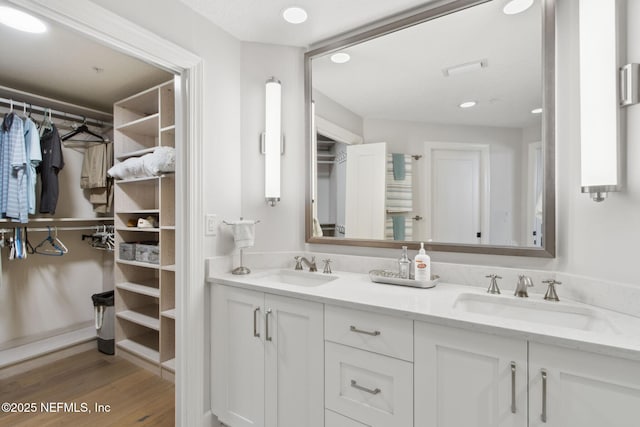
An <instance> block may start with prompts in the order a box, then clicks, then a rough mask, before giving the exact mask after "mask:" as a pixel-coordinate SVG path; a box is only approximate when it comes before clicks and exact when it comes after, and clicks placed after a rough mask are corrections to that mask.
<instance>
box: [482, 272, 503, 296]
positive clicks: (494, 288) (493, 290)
mask: <svg viewBox="0 0 640 427" xmlns="http://www.w3.org/2000/svg"><path fill="white" fill-rule="evenodd" d="M485 277H487V278H490V279H491V283H490V284H489V289H487V293H490V294H499V293H500V288H499V287H498V281H497V280H496V279H502V277H500V276H498V275H497V274H490V275H488V276H485Z"/></svg>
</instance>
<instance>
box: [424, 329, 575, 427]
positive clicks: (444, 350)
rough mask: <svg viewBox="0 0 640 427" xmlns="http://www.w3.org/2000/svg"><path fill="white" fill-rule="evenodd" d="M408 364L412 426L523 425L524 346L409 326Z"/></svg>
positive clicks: (466, 333) (457, 331) (459, 331)
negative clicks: (411, 360) (412, 357)
mask: <svg viewBox="0 0 640 427" xmlns="http://www.w3.org/2000/svg"><path fill="white" fill-rule="evenodd" d="M414 363H415V379H414V384H415V396H414V398H415V403H414V407H415V426H416V427H432V426H433V427H526V426H527V343H526V341H523V340H516V339H509V338H504V337H498V336H494V335H486V334H482V333H476V332H469V331H465V330H462V329H456V328H449V327H443V326H437V325H431V324H428V323H423V322H415V361H414ZM569 426H570V424H565V426H564V427H569Z"/></svg>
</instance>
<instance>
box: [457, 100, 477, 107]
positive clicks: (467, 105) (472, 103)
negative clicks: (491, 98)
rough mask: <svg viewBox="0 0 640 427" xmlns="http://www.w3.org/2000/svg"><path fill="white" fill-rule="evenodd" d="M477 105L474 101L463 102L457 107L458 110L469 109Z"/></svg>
mask: <svg viewBox="0 0 640 427" xmlns="http://www.w3.org/2000/svg"><path fill="white" fill-rule="evenodd" d="M476 104H477V102H476V101H465V102H463V103H462V104H460V105H459V106H458V107H460V108H471V107H475V106H476Z"/></svg>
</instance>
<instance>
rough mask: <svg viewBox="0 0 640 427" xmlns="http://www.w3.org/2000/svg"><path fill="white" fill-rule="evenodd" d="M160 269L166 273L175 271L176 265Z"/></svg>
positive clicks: (164, 266)
mask: <svg viewBox="0 0 640 427" xmlns="http://www.w3.org/2000/svg"><path fill="white" fill-rule="evenodd" d="M162 269H163V270H166V271H176V265H175V264H172V265H163V266H162Z"/></svg>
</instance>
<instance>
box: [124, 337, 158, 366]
mask: <svg viewBox="0 0 640 427" xmlns="http://www.w3.org/2000/svg"><path fill="white" fill-rule="evenodd" d="M157 341H158V338H157V337H156V336H155V334H153V333H152V334H149V335H141V336H138V337H135V338H133V339H126V340H122V341H118V342H117V346H118V347H119V348H121V349H123V350H126V351H128V352H129V353H133V354H135V355H136V356H138V357H141V358H143V359H145V360H148V361H149V362H152V363H159V362H160V352H159V351H158V350H156V349H154V348H153V347H152V346H153V344H156V343H157ZM156 345H157V344H156Z"/></svg>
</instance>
